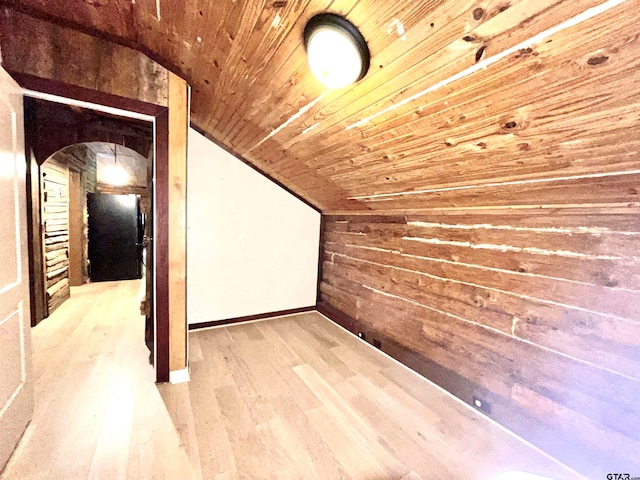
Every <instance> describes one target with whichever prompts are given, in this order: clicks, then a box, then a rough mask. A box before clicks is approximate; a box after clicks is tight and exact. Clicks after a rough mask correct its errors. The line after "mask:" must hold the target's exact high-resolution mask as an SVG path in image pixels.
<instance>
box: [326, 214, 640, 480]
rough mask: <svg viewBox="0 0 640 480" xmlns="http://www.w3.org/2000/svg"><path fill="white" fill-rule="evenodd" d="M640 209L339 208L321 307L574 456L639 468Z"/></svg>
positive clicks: (330, 225)
mask: <svg viewBox="0 0 640 480" xmlns="http://www.w3.org/2000/svg"><path fill="white" fill-rule="evenodd" d="M639 213H640V212H639V211H638V208H637V207H593V208H588V209H585V208H578V207H576V208H567V207H563V208H555V209H543V208H529V209H496V210H490V209H486V210H464V209H462V210H453V211H448V210H440V211H438V210H434V211H432V212H430V213H421V214H417V215H411V214H405V215H365V216H357V215H354V216H345V215H332V216H327V217H325V222H326V223H325V225H326V231H325V241H324V253H323V255H324V261H323V268H322V272H323V275H322V282H321V285H320V289H321V290H320V292H321V302H320V304H319V308H320V310H321V311H324V312H326V313H328V314H329V315H330V316H332V317H333V318H335V319H338V320H339V321H340V322H341V323H343V324H344V325H345V326H347V327H348V328H349V329H351V330H352V331H354V332H355V333H358V332H363V333H364V335H365V337H366V339H367V340H368V341H370V342H374V341H375V342H376V343H377V342H378V341H379V342H380V346H381V348H382V350H383V351H387V352H388V353H390V354H391V355H392V356H395V357H396V358H398V359H400V360H401V361H403V362H404V363H406V364H408V365H409V366H410V367H411V368H413V369H415V370H417V371H418V372H419V373H421V374H423V375H425V376H426V377H427V378H429V379H431V380H433V381H435V382H436V383H438V384H440V385H441V386H443V387H444V388H446V389H447V390H449V391H450V392H452V393H453V394H454V395H456V396H458V397H459V398H461V399H462V400H464V401H465V402H467V403H469V404H472V405H473V403H474V397H477V398H478V399H480V400H481V401H482V402H484V403H485V405H488V407H487V408H488V409H490V411H489V412H488V413H487V414H488V415H489V416H491V417H493V418H494V419H496V420H497V421H498V422H500V423H502V424H503V425H505V426H506V427H507V428H509V429H511V430H513V431H514V432H516V433H517V434H519V435H520V436H522V437H523V438H525V439H527V440H529V441H531V442H532V443H534V444H535V445H537V446H539V447H541V448H542V449H544V450H545V451H547V452H549V453H551V454H552V455H554V456H556V457H557V458H559V459H561V460H563V461H565V462H567V463H568V464H569V465H572V466H574V467H576V468H578V469H579V470H581V471H583V472H585V473H587V474H589V475H597V474H603V475H604V474H606V473H607V472H612V471H621V470H623V471H625V468H626V469H628V470H629V471H635V472H638V471H640V457H638V454H637V453H638V452H640V428H638V426H640V408H639V401H638V399H640V321H639V320H640V296H639V295H638V294H639V290H640V268H639V267H640V259H639V258H638V256H637V252H638V251H640V215H639ZM596 478H599V477H596ZM603 478H604V477H603Z"/></svg>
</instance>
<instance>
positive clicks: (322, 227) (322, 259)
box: [316, 215, 326, 303]
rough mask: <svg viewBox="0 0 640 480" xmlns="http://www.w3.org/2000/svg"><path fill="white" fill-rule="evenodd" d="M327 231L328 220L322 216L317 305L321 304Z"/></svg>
mask: <svg viewBox="0 0 640 480" xmlns="http://www.w3.org/2000/svg"><path fill="white" fill-rule="evenodd" d="M325 229H326V219H325V216H324V215H320V241H319V245H318V278H317V289H316V303H320V284H321V283H322V265H323V264H324V236H325Z"/></svg>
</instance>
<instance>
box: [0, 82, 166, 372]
mask: <svg viewBox="0 0 640 480" xmlns="http://www.w3.org/2000/svg"><path fill="white" fill-rule="evenodd" d="M9 73H10V74H11V76H12V77H13V78H14V80H15V81H16V82H17V83H18V84H19V85H20V86H21V87H22V88H24V89H26V90H31V91H34V92H40V93H45V94H49V95H56V96H59V97H64V98H68V99H72V100H76V101H81V102H87V103H91V104H95V105H100V106H105V107H111V108H117V109H120V110H126V111H129V112H133V113H137V114H142V115H147V116H151V117H153V118H154V121H153V124H154V135H153V137H154V138H153V140H154V143H153V144H154V152H155V169H154V176H153V178H154V183H155V193H154V205H153V209H154V217H155V220H154V229H155V235H154V236H153V239H152V244H153V245H152V246H153V247H155V255H154V270H155V272H154V277H155V292H154V295H153V297H154V301H155V305H154V310H155V356H156V361H155V369H156V382H158V383H164V382H168V381H169V356H170V349H169V331H170V323H169V322H170V317H169V230H168V228H167V225H168V224H169V109H168V107H163V106H161V105H156V104H152V103H147V102H143V101H141V100H137V99H130V98H125V97H120V96H117V95H113V94H110V93H104V92H99V91H97V90H91V89H88V88H84V87H79V86H76V85H71V84H67V83H63V82H58V81H55V80H49V79H44V78H40V77H35V76H33V75H27V74H23V73H18V72H12V71H9ZM25 118H26V117H25ZM28 126H29V125H28V120H27V125H25V128H28ZM25 132H26V130H25ZM25 151H26V157H27V162H29V159H30V157H31V155H30V150H29V145H26V149H25ZM28 166H30V165H28ZM29 170H30V168H29ZM32 301H33V298H32ZM141 341H144V339H141Z"/></svg>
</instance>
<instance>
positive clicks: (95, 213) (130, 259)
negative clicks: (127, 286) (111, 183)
mask: <svg viewBox="0 0 640 480" xmlns="http://www.w3.org/2000/svg"><path fill="white" fill-rule="evenodd" d="M87 210H88V213H89V277H90V278H91V281H92V282H105V281H109V280H131V279H135V278H142V254H143V245H142V240H143V235H144V215H143V214H141V213H140V199H139V198H138V197H137V196H135V195H110V194H105V193H89V194H87Z"/></svg>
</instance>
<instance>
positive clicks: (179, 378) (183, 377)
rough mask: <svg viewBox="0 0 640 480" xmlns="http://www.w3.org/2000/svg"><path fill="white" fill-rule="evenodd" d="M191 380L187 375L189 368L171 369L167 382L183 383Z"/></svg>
mask: <svg viewBox="0 0 640 480" xmlns="http://www.w3.org/2000/svg"><path fill="white" fill-rule="evenodd" d="M189 380H191V378H190V377H189V369H188V368H183V369H182V370H173V371H171V372H169V383H184V382H188V381H189Z"/></svg>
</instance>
